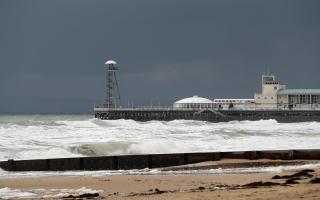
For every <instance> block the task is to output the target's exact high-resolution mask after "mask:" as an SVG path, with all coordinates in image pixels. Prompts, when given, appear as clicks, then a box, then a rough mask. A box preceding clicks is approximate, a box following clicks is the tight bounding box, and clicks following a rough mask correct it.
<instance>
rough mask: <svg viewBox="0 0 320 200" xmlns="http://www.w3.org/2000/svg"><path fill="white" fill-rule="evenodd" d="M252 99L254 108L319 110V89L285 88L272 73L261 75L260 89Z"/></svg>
mask: <svg viewBox="0 0 320 200" xmlns="http://www.w3.org/2000/svg"><path fill="white" fill-rule="evenodd" d="M254 100H255V105H256V109H278V110H320V89H286V85H283V84H280V83H278V82H277V81H276V80H275V76H274V75H262V91H261V93H260V94H255V95H254Z"/></svg>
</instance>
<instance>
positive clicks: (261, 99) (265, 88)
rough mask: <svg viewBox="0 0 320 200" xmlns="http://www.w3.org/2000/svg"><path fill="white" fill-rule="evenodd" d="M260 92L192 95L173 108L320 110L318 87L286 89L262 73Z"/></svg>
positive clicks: (272, 76)
mask: <svg viewBox="0 0 320 200" xmlns="http://www.w3.org/2000/svg"><path fill="white" fill-rule="evenodd" d="M261 86H262V87H261V93H256V94H254V99H213V100H210V99H207V98H203V97H198V96H193V97H189V98H185V99H181V100H179V101H177V102H175V103H174V104H173V108H174V109H192V110H195V109H215V110H320V89H286V85H284V84H280V83H279V82H278V81H276V79H275V76H274V75H271V74H267V75H262V82H261Z"/></svg>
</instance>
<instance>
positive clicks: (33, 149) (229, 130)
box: [0, 115, 320, 177]
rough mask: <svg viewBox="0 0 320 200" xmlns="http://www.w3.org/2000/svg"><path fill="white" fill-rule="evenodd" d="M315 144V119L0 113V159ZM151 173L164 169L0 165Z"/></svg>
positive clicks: (318, 141)
mask: <svg viewBox="0 0 320 200" xmlns="http://www.w3.org/2000/svg"><path fill="white" fill-rule="evenodd" d="M319 147H320V123H319V122H303V123H278V122H277V121H275V120H260V121H231V122H220V123H211V122H205V121H193V120H173V121H149V122H138V121H134V120H124V119H120V120H100V119H96V118H94V117H93V116H92V115H0V161H5V160H8V159H15V160H21V159H45V158H63V157H79V156H105V155H124V154H156V153H187V152H210V151H212V152H216V151H217V152H219V151H246V150H281V149H318V148H319ZM150 173H168V172H159V171H157V170H152V169H144V170H127V171H121V170H119V171H93V172H92V171H91V172H89V171H88V172H83V171H82V172H25V173H22V172H6V171H4V170H1V169H0V177H17V176H18V177H19V176H42V175H70V174H71V175H72V174H75V175H79V174H83V175H101V174H102V175H105V174H150ZM183 173H188V172H183ZM190 173H191V172H190ZM206 173H207V172H206ZM212 173H213V172H212Z"/></svg>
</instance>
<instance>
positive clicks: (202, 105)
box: [173, 96, 213, 109]
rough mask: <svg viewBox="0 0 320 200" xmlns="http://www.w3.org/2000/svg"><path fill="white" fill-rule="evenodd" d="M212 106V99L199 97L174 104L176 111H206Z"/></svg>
mask: <svg viewBox="0 0 320 200" xmlns="http://www.w3.org/2000/svg"><path fill="white" fill-rule="evenodd" d="M212 106H213V102H212V101H211V100H210V99H206V98H203V97H198V96H193V97H189V98H185V99H181V100H179V101H177V102H175V103H174V104H173V108H175V109H206V108H212Z"/></svg>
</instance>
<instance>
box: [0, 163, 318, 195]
mask: <svg viewBox="0 0 320 200" xmlns="http://www.w3.org/2000/svg"><path fill="white" fill-rule="evenodd" d="M290 162H292V161H269V160H258V161H244V160H223V161H219V165H220V166H227V167H232V166H233V164H234V167H239V166H242V167H243V166H246V165H249V166H251V165H254V166H260V165H261V166H265V165H267V166H269V165H271V166H279V165H286V164H290V165H292V163H290ZM299 162H300V161H299ZM250 163H251V164H250ZM252 163H253V164H252ZM210 165H215V164H212V163H202V164H201V165H193V166H189V167H197V166H198V167H204V166H205V167H210ZM181 168H185V166H184V167H180V169H181ZM180 169H179V167H177V168H176V169H175V170H180ZM192 169H193V168H192ZM170 170H172V168H170ZM301 170H302V169H299V170H291V171H284V172H281V173H277V172H264V173H246V174H201V175H199V174H194V175H163V176H161V175H160V176H159V175H136V176H127V175H125V176H99V177H89V176H56V177H39V178H8V179H0V188H4V187H9V188H12V189H24V190H30V189H39V188H42V189H79V188H82V187H86V188H90V189H93V190H96V191H99V192H98V193H99V197H97V198H95V199H102V198H106V199H128V200H133V199H155V200H156V199H157V200H158V199H159V200H160V199H172V200H175V199H186V200H191V199H192V200H195V199H199V200H200V199H201V200H206V199H208V200H209V199H249V200H250V199H291V200H292V199H320V184H319V183H318V184H312V183H310V181H311V180H314V179H315V178H316V177H318V178H320V169H314V171H312V170H311V171H310V172H306V173H300V174H298V175H297V177H296V176H294V177H293V178H294V179H293V181H294V183H295V184H293V183H288V184H285V183H286V182H287V181H288V180H289V179H290V178H291V179H292V177H280V179H272V177H274V176H275V175H279V176H285V175H293V174H295V173H297V172H301ZM260 181H262V182H260ZM270 182H271V184H270ZM252 183H253V184H252ZM265 183H266V184H265ZM248 184H249V185H248ZM40 198H41V197H39V199H40ZM33 199H34V198H33ZM47 199H54V198H53V197H49V198H47ZM56 199H57V198H56ZM71 199H72V198H71Z"/></svg>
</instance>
